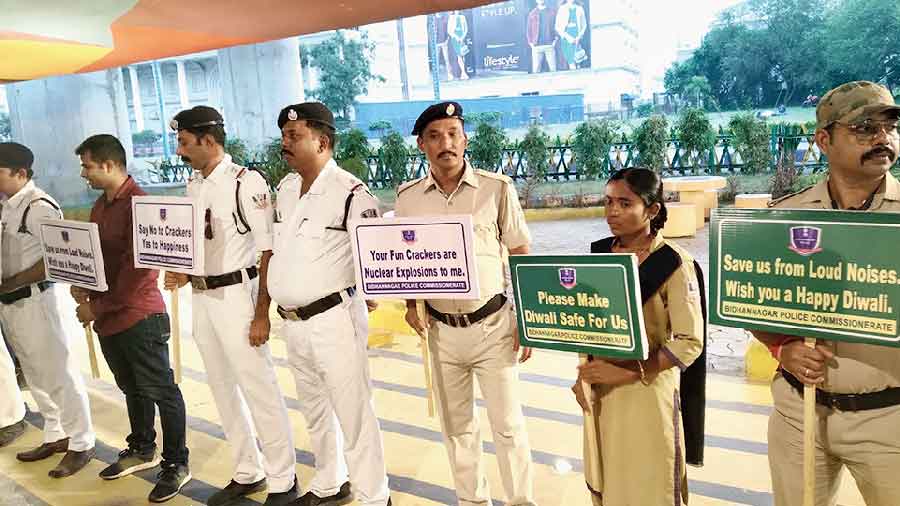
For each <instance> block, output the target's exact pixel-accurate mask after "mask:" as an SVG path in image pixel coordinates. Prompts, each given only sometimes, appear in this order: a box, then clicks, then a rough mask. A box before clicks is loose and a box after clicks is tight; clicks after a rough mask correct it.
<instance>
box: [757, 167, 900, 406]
mask: <svg viewBox="0 0 900 506" xmlns="http://www.w3.org/2000/svg"><path fill="white" fill-rule="evenodd" d="M769 207H775V208H778V209H831V195H830V194H829V192H828V179H827V178H826V179H825V180H823V181H822V182H820V183H819V184H817V185H815V186H811V187H809V188H807V189H806V190H803V191H800V192H798V193H795V194H793V195H789V196H787V197H784V198H782V199H780V200H776V201H774V202H770V203H769ZM869 211H871V212H876V213H890V212H893V213H897V212H900V183H898V182H897V179H896V178H895V177H894V176H892V175H891V174H890V173H888V174H887V175H886V176H885V183H884V185H882V189H881V190H879V192H878V193H877V194H876V195H875V199H874V200H873V201H872V205H871V206H870V207H869ZM848 212H854V211H848ZM856 212H860V211H856ZM873 246H876V245H873ZM880 246H881V247H887V248H896V247H897V245H896V242H895V240H888V241H886V242H885V243H884V244H883V245H880ZM826 345H827V346H828V347H830V348H831V350H832V351H834V354H835V360H836V361H837V363H836V364H833V365H829V367H828V373H827V374H826V376H825V383H824V384H823V385H822V386H821V387H820V388H822V389H823V390H826V391H828V392H832V393H853V394H860V393H867V392H877V391H879V390H884V389H885V388H889V387H900V348H888V347H886V346H875V345H871V344H858V343H845V342H837V341H827V342H826Z"/></svg>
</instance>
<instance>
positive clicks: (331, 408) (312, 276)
mask: <svg viewBox="0 0 900 506" xmlns="http://www.w3.org/2000/svg"><path fill="white" fill-rule="evenodd" d="M278 127H279V128H281V131H282V133H281V138H282V141H281V142H282V154H283V156H284V159H285V160H286V161H287V163H288V165H290V166H291V168H292V169H294V171H295V173H294V174H290V175H288V176H287V177H285V179H284V180H282V183H281V184H280V185H279V187H278V196H277V199H276V202H277V214H278V216H279V221H280V222H281V223H279V224H278V225H277V230H276V234H275V249H274V255H273V257H272V261H271V267H270V270H269V292H270V293H271V295H272V299H273V300H275V302H276V303H278V313H279V314H280V315H281V316H282V318H284V319H285V322H284V334H285V338H286V339H287V343H288V357H289V360H290V363H291V369H292V371H293V373H294V378H295V380H296V382H297V397H298V399H299V401H300V409H301V411H302V412H303V416H304V417H305V418H306V422H307V425H308V430H309V434H310V440H311V443H312V446H313V452H314V453H315V455H316V474H315V476H314V477H313V480H312V483H311V484H310V487H309V488H310V490H309V492H307V493H306V494H305V495H304V496H303V497H302V498H301V500H300V501H298V502H297V504H299V505H301V506H314V505H317V504H320V503H332V502H336V501H343V500H346V499H348V498H349V496H350V484H349V483H348V482H347V479H348V474H349V477H350V479H352V480H353V486H354V489H355V492H356V497H357V499H358V500H359V503H360V504H362V505H378V506H383V505H385V504H391V498H390V492H389V490H388V480H387V474H386V472H385V465H384V448H383V445H382V441H381V433H380V428H379V426H378V419H377V418H376V417H375V408H374V402H373V399H372V384H371V380H370V377H369V362H368V356H367V354H366V347H367V342H368V334H369V332H368V327H369V322H368V315H367V314H366V302H365V301H364V300H363V299H362V298H361V297H360V295H359V293H357V292H356V289H355V286H354V283H355V275H354V270H353V253H352V251H351V243H350V234H349V233H348V227H349V226H350V224H351V223H352V222H353V221H356V220H359V219H360V218H370V217H376V216H378V215H379V212H378V201H377V199H376V198H375V197H374V196H372V194H371V193H369V191H368V189H367V188H366V185H365V184H364V183H363V182H362V181H360V180H359V179H358V178H356V177H355V176H353V175H352V174H350V173H349V172H347V171H345V170H343V169H341V168H340V167H338V165H337V164H336V163H335V161H334V159H333V158H332V155H333V153H334V144H335V135H334V131H335V127H334V116H333V115H332V113H331V111H329V110H328V108H327V107H325V106H324V105H322V104H320V103H318V102H307V103H303V104H296V105H291V106H288V107H286V108H285V109H284V110H282V111H281V114H280V115H279V116H278Z"/></svg>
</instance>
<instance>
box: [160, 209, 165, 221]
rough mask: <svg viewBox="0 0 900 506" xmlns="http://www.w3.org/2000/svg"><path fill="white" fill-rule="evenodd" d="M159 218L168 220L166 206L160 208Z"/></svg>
mask: <svg viewBox="0 0 900 506" xmlns="http://www.w3.org/2000/svg"><path fill="white" fill-rule="evenodd" d="M159 220H160V221H166V208H165V207H162V208H160V210H159Z"/></svg>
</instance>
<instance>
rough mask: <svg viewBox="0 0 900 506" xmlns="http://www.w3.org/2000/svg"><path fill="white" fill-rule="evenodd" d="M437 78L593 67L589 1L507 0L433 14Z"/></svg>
mask: <svg viewBox="0 0 900 506" xmlns="http://www.w3.org/2000/svg"><path fill="white" fill-rule="evenodd" d="M432 17H433V22H434V23H433V24H431V23H429V26H433V31H434V33H433V35H434V37H435V40H436V43H437V44H436V47H437V53H438V55H437V58H434V55H433V54H432V55H431V56H432V59H431V61H435V60H436V61H437V62H438V65H439V68H438V75H439V77H440V79H441V80H454V79H469V78H472V77H496V76H502V75H509V74H510V73H533V74H537V73H544V72H558V71H565V70H576V69H579V68H589V67H590V66H591V53H590V51H591V44H590V12H589V2H586V1H584V0H508V1H505V2H499V3H496V4H491V5H485V6H481V7H476V8H474V9H468V10H460V11H448V12H441V13H438V14H433V15H432Z"/></svg>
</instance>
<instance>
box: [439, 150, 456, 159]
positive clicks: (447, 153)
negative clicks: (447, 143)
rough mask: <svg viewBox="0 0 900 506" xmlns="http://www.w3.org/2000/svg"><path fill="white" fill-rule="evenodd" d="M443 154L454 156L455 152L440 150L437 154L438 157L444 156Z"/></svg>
mask: <svg viewBox="0 0 900 506" xmlns="http://www.w3.org/2000/svg"><path fill="white" fill-rule="evenodd" d="M444 155H453V156H456V153H454V152H453V151H441V152H440V153H439V154H438V158H440V157H442V156H444Z"/></svg>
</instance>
